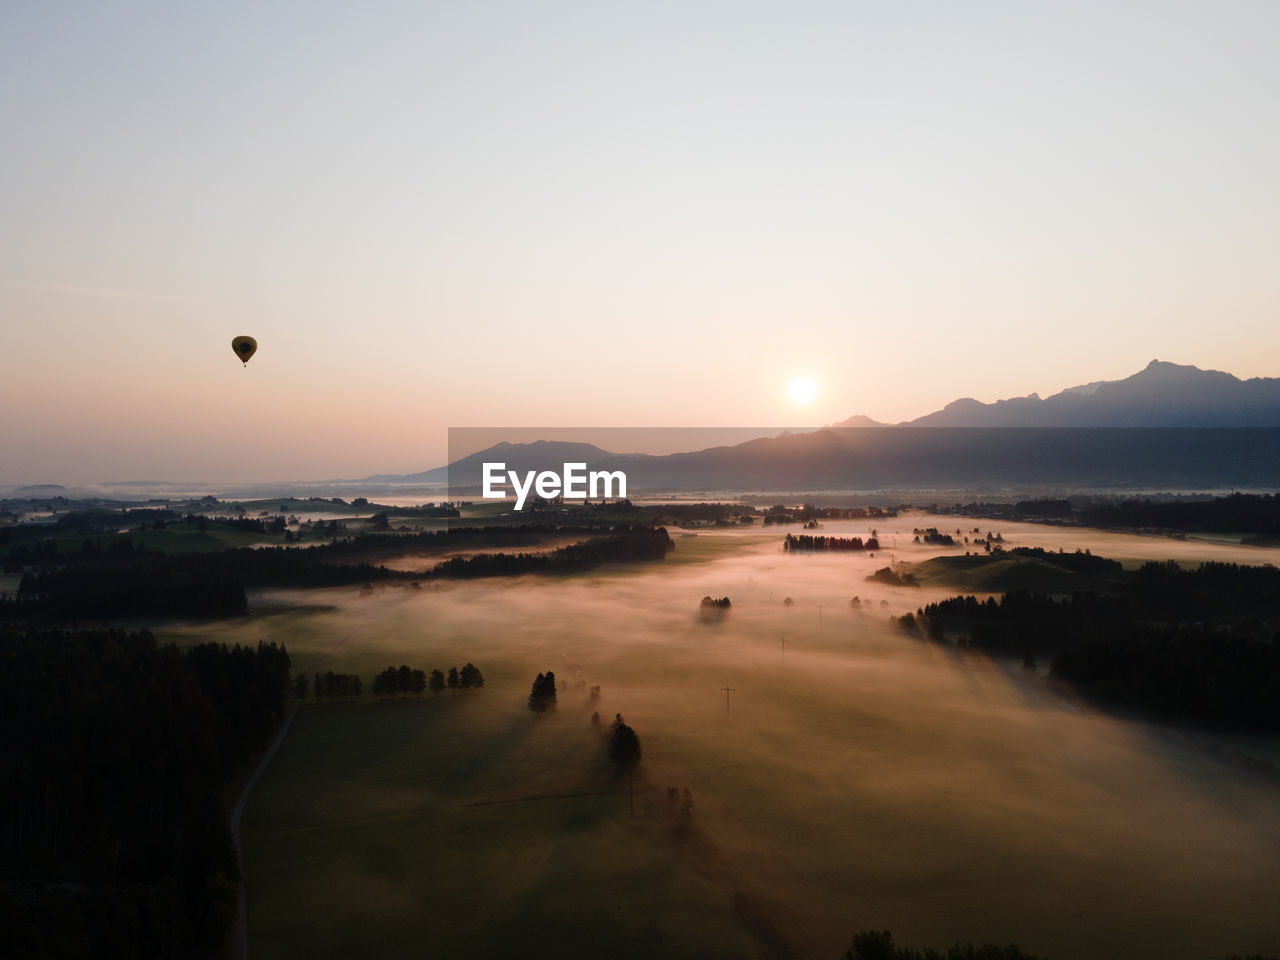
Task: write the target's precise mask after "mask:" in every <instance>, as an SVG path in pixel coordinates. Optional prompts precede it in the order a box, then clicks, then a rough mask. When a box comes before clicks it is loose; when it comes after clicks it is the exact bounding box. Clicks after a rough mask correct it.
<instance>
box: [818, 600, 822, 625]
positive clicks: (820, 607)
mask: <svg viewBox="0 0 1280 960" xmlns="http://www.w3.org/2000/svg"><path fill="white" fill-rule="evenodd" d="M818 622H819V623H821V622H822V604H818Z"/></svg>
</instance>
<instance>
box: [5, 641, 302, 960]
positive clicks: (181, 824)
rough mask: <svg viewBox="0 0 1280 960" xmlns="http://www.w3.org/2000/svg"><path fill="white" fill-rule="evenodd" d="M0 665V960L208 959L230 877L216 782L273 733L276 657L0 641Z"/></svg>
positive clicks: (272, 649)
mask: <svg viewBox="0 0 1280 960" xmlns="http://www.w3.org/2000/svg"><path fill="white" fill-rule="evenodd" d="M0 662H3V669H0V757H3V762H2V763H0V851H3V857H0V863H3V867H0V876H2V877H3V883H4V886H5V887H6V888H7V895H6V896H5V897H3V898H0V942H3V943H4V944H5V950H6V952H7V953H8V954H9V955H11V956H23V955H30V956H55V957H56V956H71V955H76V956H80V955H88V954H89V953H90V952H93V953H97V954H99V955H110V956H118V957H152V956H160V955H170V954H172V953H174V952H176V953H177V954H178V955H185V956H192V955H200V954H204V953H206V952H208V951H211V950H212V949H213V948H214V947H216V946H217V945H218V944H219V943H220V942H221V941H222V939H223V938H224V936H225V934H226V932H227V931H228V929H229V928H230V925H231V922H232V920H233V919H234V917H235V913H236V908H237V900H238V890H237V884H238V883H239V880H240V876H239V869H238V864H237V857H236V851H235V847H234V844H233V843H232V839H231V834H230V830H229V827H228V824H227V816H226V811H225V809H224V808H223V806H222V803H221V800H220V797H221V793H222V786H223V784H224V783H225V782H226V781H227V780H228V779H230V778H231V777H232V776H234V775H235V774H236V773H237V771H239V770H240V769H241V768H242V767H243V765H244V764H245V763H246V762H247V761H248V760H249V758H250V757H251V756H252V755H253V754H255V753H257V752H259V751H260V750H262V749H263V748H264V747H265V746H266V745H267V743H268V742H269V741H270V739H271V737H272V735H273V733H274V731H275V730H276V728H277V727H278V724H279V722H280V719H281V717H282V715H283V711H284V704H285V696H286V690H287V685H288V678H289V655H288V653H287V651H286V650H285V649H284V648H283V647H277V646H276V645H274V644H267V645H262V644H260V645H258V646H257V647H248V646H235V647H231V648H228V647H226V646H225V645H222V644H214V643H206V644H200V645H198V646H195V647H192V648H190V649H188V650H179V649H178V648H177V647H175V646H173V645H171V644H168V645H164V646H161V645H158V644H157V643H156V641H155V638H154V637H153V636H152V635H151V634H150V633H149V632H147V631H145V630H144V631H140V632H125V631H120V630H92V631H74V632H59V631H38V632H37V631H32V632H14V631H8V632H0ZM90 945H92V946H90Z"/></svg>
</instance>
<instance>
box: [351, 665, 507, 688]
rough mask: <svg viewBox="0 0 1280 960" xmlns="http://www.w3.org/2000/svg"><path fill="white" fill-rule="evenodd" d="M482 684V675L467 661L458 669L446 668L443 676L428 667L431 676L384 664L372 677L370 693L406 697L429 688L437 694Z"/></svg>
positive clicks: (401, 666) (420, 671)
mask: <svg viewBox="0 0 1280 960" xmlns="http://www.w3.org/2000/svg"><path fill="white" fill-rule="evenodd" d="M483 686H484V674H483V673H481V672H480V668H479V667H477V666H476V665H475V664H474V663H471V662H470V661H468V662H467V665H466V666H464V667H463V668H462V669H461V670H459V669H458V668H457V667H450V668H449V674H448V676H447V677H446V676H445V674H444V673H443V672H441V671H440V670H432V671H431V676H430V677H428V676H427V674H426V673H425V672H424V671H422V670H412V669H410V668H409V667H408V666H407V665H405V664H401V665H400V666H399V667H387V669H385V670H383V671H382V672H381V673H380V674H378V675H377V676H376V677H374V678H373V692H374V694H375V695H376V696H379V697H394V696H396V695H397V694H399V695H400V696H408V695H409V694H413V695H414V696H417V697H420V696H422V694H423V693H424V692H425V691H427V690H430V691H431V692H432V693H434V694H439V693H440V692H441V691H442V690H444V689H445V687H448V688H449V689H450V690H454V691H456V690H459V689H462V690H478V689H480V688H481V687H483Z"/></svg>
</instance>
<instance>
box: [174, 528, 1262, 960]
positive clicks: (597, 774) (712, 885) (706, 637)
mask: <svg viewBox="0 0 1280 960" xmlns="http://www.w3.org/2000/svg"><path fill="white" fill-rule="evenodd" d="M906 523H907V524H908V527H909V524H910V521H909V520H908V521H906ZM829 526H832V527H837V528H838V529H836V530H833V531H829V532H832V533H840V534H843V535H850V534H853V535H856V534H859V533H861V532H862V531H860V530H859V529H858V528H857V527H856V526H854V525H852V524H850V525H849V526H848V528H847V529H843V528H839V525H837V524H831V525H829ZM1005 535H1006V538H1008V539H1009V540H1010V542H1011V543H1014V544H1017V543H1022V544H1027V545H1031V544H1032V543H1033V541H1031V540H1029V539H1026V538H1028V537H1030V536H1032V535H1035V536H1041V534H1040V533H1039V532H1037V531H1033V530H1031V529H1029V528H1027V529H1026V530H1025V534H1024V530H1023V528H1006V530H1005ZM898 539H899V540H900V541H903V542H906V538H905V537H903V536H902V534H901V533H899V536H898ZM780 540H781V535H780V534H778V535H771V536H767V537H765V536H762V535H761V531H760V530H759V529H758V528H757V529H756V530H754V531H753V530H751V529H750V528H748V529H746V530H742V531H727V532H718V531H717V532H706V533H699V536H698V537H696V538H680V537H677V538H676V543H677V546H676V550H675V552H674V553H673V554H672V556H671V558H670V559H669V560H668V561H667V562H664V563H661V564H656V565H650V566H645V567H640V568H633V569H629V570H626V571H618V570H613V571H600V572H598V573H595V574H592V575H589V576H582V577H566V578H554V579H553V578H546V579H538V578H521V579H495V580H491V581H474V582H467V583H450V584H445V585H441V586H439V587H435V588H429V589H424V590H420V591H413V590H410V589H407V588H403V587H398V586H388V587H384V588H379V589H377V590H375V591H373V592H372V593H363V594H362V593H361V592H360V591H359V590H357V589H341V590H338V589H335V590H324V591H309V592H284V591H276V592H270V593H264V594H259V595H255V596H253V597H252V598H251V608H252V609H253V611H254V615H253V616H251V617H249V618H246V619H243V620H241V621H237V622H234V623H225V624H219V625H213V626H209V625H201V626H196V625H191V626H189V627H179V628H173V629H172V630H170V631H169V632H168V633H167V636H169V637H171V638H174V639H179V640H182V639H183V638H192V637H196V636H199V637H210V638H212V639H222V640H226V641H228V642H256V641H257V640H260V639H275V640H280V641H285V642H287V643H288V645H289V649H290V652H291V654H292V656H293V660H294V663H295V666H296V667H297V668H298V669H301V670H307V671H312V670H316V669H319V670H330V669H331V670H335V671H347V672H356V673H359V674H360V675H361V676H362V677H363V678H364V681H365V686H366V689H367V688H368V686H369V684H370V682H371V680H372V677H373V675H374V674H375V673H376V672H378V671H379V670H381V669H383V668H384V667H386V666H388V665H396V666H398V665H399V664H401V663H407V664H409V665H410V666H413V667H420V668H423V669H425V670H431V669H433V668H437V667H438V668H440V669H443V670H447V668H448V667H449V666H453V665H456V666H462V664H464V663H465V662H466V661H468V660H471V661H473V662H475V663H476V664H477V665H478V666H480V668H481V669H482V670H483V671H484V673H485V676H486V678H487V683H486V685H485V687H484V689H482V690H480V691H478V692H475V693H470V694H466V693H460V694H458V695H456V696H453V695H450V694H449V693H447V692H446V693H444V694H442V695H441V696H439V697H438V698H433V697H431V696H430V695H429V694H428V695H426V696H424V697H423V699H422V700H420V701H419V700H416V699H413V698H409V699H407V700H395V701H386V702H380V701H377V700H375V699H373V698H372V697H369V696H368V695H366V697H365V698H364V699H363V701H361V702H358V703H349V704H342V703H334V704H318V703H313V702H307V703H305V704H303V705H302V706H301V708H300V709H299V712H298V715H297V718H296V720H295V722H294V725H293V727H292V728H291V730H290V732H289V734H288V736H287V737H286V739H285V741H284V743H283V745H282V747H281V749H280V751H279V752H278V753H277V755H276V757H275V759H274V761H273V762H272V764H271V765H270V766H269V767H268V769H267V770H266V773H265V774H264V776H263V777H262V779H261V780H260V781H259V783H258V785H257V787H256V788H255V790H254V793H253V794H252V796H251V798H250V801H249V804H248V807H247V810H246V814H245V821H244V836H243V839H244V855H245V860H246V892H247V897H248V925H249V931H250V940H251V946H252V950H253V953H254V955H255V956H256V957H279V956H298V955H304V956H315V957H348V956H351V955H352V954H353V953H356V952H358V951H368V952H369V953H370V954H371V955H376V956H379V957H384V956H386V957H419V956H441V957H491V956H504V955H508V954H518V955H531V956H573V957H597V956H723V957H786V956H790V957H813V958H824V957H830V958H833V960H834V958H835V957H838V956H840V954H841V953H842V952H843V951H844V950H845V949H846V948H847V946H848V939H849V936H850V935H851V933H852V932H853V931H854V930H857V929H864V928H869V927H876V928H889V929H892V930H893V931H894V932H895V935H896V937H897V939H898V940H899V941H900V942H904V943H913V944H919V945H930V946H935V947H941V946H945V945H946V944H948V943H950V942H951V941H952V940H953V939H955V938H957V937H959V938H962V939H973V940H975V941H982V940H994V941H1000V942H1005V941H1008V940H1013V941H1016V942H1018V943H1019V944H1021V945H1022V946H1023V947H1024V948H1026V949H1028V950H1033V951H1035V952H1037V953H1040V954H1042V955H1045V956H1048V957H1051V958H1053V960H1073V958H1076V960H1085V958H1092V957H1098V956H1125V957H1133V958H1137V960H1143V958H1151V960H1155V958H1161V960H1164V958H1167V957H1186V958H1188V960H1190V958H1201V957H1221V956H1224V955H1226V954H1227V953H1230V952H1241V953H1243V952H1247V951H1256V950H1263V949H1273V947H1272V946H1271V945H1273V944H1274V943H1276V942H1277V940H1280V917H1277V916H1276V915H1275V911H1274V909H1273V907H1274V904H1273V903H1272V898H1271V896H1270V891H1273V890H1274V889H1277V888H1278V887H1280V809H1278V806H1277V804H1276V803H1275V797H1276V793H1275V789H1276V788H1275V787H1274V785H1272V784H1270V783H1269V782H1266V781H1264V780H1261V779H1255V778H1253V777H1252V776H1251V775H1250V774H1248V773H1246V772H1243V771H1242V770H1241V769H1239V768H1238V767H1237V766H1233V765H1231V764H1228V763H1223V762H1219V761H1217V760H1215V759H1213V758H1212V757H1211V756H1209V755H1208V754H1207V753H1206V751H1205V749H1204V744H1203V743H1202V742H1201V739H1200V738H1197V737H1195V736H1188V735H1178V734H1173V733H1171V732H1169V731H1160V730H1157V729H1154V728H1148V727H1145V726H1143V725H1140V724H1133V723H1128V722H1124V721H1120V720H1116V719H1113V718H1110V717H1107V716H1104V715H1100V714H1097V713H1093V712H1091V711H1089V710H1087V709H1084V708H1082V707H1081V705H1079V704H1077V703H1074V702H1072V701H1071V700H1069V699H1065V698H1064V697H1063V695H1062V694H1061V693H1060V692H1058V691H1056V690H1054V689H1053V688H1052V687H1051V686H1049V685H1048V684H1047V683H1045V682H1044V681H1043V680H1041V679H1040V678H1038V677H1036V676H1034V675H1028V674H1027V673H1026V672H1025V671H1022V670H1020V669H1016V668H1013V667H1006V666H1003V665H1001V664H999V663H997V662H993V661H991V660H988V659H986V658H983V657H981V656H977V655H972V656H970V655H961V654H957V653H952V652H948V651H945V650H943V649H941V648H938V647H936V646H934V645H930V644H925V643H921V642H917V641H910V640H906V639H904V638H903V637H901V636H900V635H899V634H897V633H896V632H894V631H891V630H889V629H887V626H886V625H887V620H888V617H889V616H890V615H897V614H900V613H903V612H906V611H907V610H912V609H914V608H915V607H916V606H917V605H919V604H921V603H927V602H930V601H931V600H933V599H938V598H940V597H942V596H945V595H946V591H945V590H941V589H937V588H932V587H929V586H925V587H921V588H918V589H902V588H886V587H880V586H878V585H875V584H869V583H867V582H866V581H865V579H864V578H865V576H866V575H867V574H868V573H870V572H871V571H872V570H873V569H875V567H876V566H877V565H883V563H884V562H886V560H885V559H884V558H876V559H871V558H867V557H862V556H856V557H849V556H831V555H827V556H813V555H809V556H792V555H784V554H783V553H782V552H781V550H780V549H779V546H780ZM1148 544H1149V545H1150V546H1151V547H1152V548H1153V549H1158V548H1160V547H1161V546H1162V544H1161V542H1159V541H1146V542H1143V541H1139V540H1138V538H1130V539H1128V540H1126V539H1123V538H1119V537H1117V538H1115V539H1111V540H1108V541H1106V542H1104V543H1100V544H1095V546H1094V549H1095V552H1098V553H1101V554H1103V555H1108V554H1107V549H1106V547H1107V546H1108V545H1110V546H1114V547H1115V550H1114V551H1113V552H1115V553H1118V554H1119V555H1121V556H1128V555H1129V554H1134V553H1140V552H1141V551H1142V550H1143V549H1146V548H1147V545H1148ZM1043 545H1044V546H1046V547H1049V546H1053V547H1054V548H1055V549H1056V545H1055V544H1048V543H1044V544H1043ZM929 552H931V551H930V548H912V547H906V548H904V549H900V550H897V551H896V553H897V559H899V560H901V561H904V562H912V561H923V560H925V559H927V558H928V555H929ZM708 594H710V595H713V596H724V595H728V596H731V597H732V599H733V607H732V610H731V612H730V615H729V617H728V618H727V619H726V620H725V621H724V622H723V623H721V624H719V625H714V626H709V625H704V624H702V623H701V622H700V620H699V618H698V616H697V604H698V600H699V599H700V598H701V597H702V596H704V595H708ZM854 594H858V595H860V596H861V597H862V600H863V604H862V609H863V610H868V609H869V610H871V611H873V612H872V613H869V614H865V615H863V614H859V613H855V612H853V611H852V610H851V608H850V607H849V603H848V601H849V598H850V597H851V596H852V595H854ZM784 597H792V598H793V599H794V601H795V602H794V605H793V606H784V604H783V599H784ZM882 601H883V603H884V604H885V606H881V602H882ZM302 604H309V605H310V606H309V607H305V608H304V607H300V606H294V605H302ZM819 605H821V607H822V609H821V610H820V609H819ZM783 637H785V638H786V643H785V645H784V644H782V643H781V642H780V638H783ZM547 669H552V670H554V671H555V672H556V674H557V677H558V678H559V680H560V691H561V693H560V707H559V709H558V710H557V711H556V712H555V713H554V714H551V715H549V716H546V717H543V718H540V719H539V718H537V717H535V716H534V715H533V714H532V713H530V712H529V711H528V709H527V708H526V706H525V700H526V698H527V696H528V691H529V685H530V683H531V681H532V678H533V675H534V674H535V673H536V672H539V671H545V670H547ZM579 681H580V682H581V685H579ZM594 684H600V685H601V686H602V688H603V689H602V695H601V700H600V703H599V710H600V713H601V714H602V715H604V716H605V717H611V716H612V715H613V713H614V712H621V713H623V714H624V716H625V717H626V720H627V722H628V723H629V724H630V725H631V726H632V727H634V729H635V730H636V732H637V733H638V734H639V736H640V740H641V743H642V746H643V748H644V759H643V762H642V764H641V768H640V776H639V779H638V781H637V783H636V794H635V798H636V799H635V813H634V815H633V814H632V813H630V812H629V810H628V803H627V796H626V793H625V788H626V786H627V784H626V783H625V782H623V781H620V780H618V779H617V778H615V777H614V775H613V774H612V772H611V771H610V769H609V766H608V763H607V760H606V757H605V747H604V743H603V741H602V740H601V739H600V736H599V734H598V733H597V732H596V731H595V730H594V729H593V728H592V726H591V724H590V722H589V716H590V708H589V707H588V706H587V703H586V688H587V687H588V686H589V685H594ZM726 686H728V687H732V688H734V689H733V693H732V698H733V699H732V712H729V711H727V710H726V700H725V694H724V693H723V692H722V691H721V688H722V687H726ZM1247 747H1248V749H1249V750H1251V751H1254V752H1265V751H1274V750H1275V747H1276V745H1275V744H1274V743H1272V742H1271V741H1269V740H1268V741H1266V742H1264V743H1258V742H1253V743H1251V744H1248V745H1247ZM669 786H676V787H679V788H682V789H685V788H687V789H689V790H690V791H691V793H692V795H693V797H694V801H695V805H694V811H693V816H692V820H691V823H692V826H691V828H690V829H689V830H688V831H687V832H685V833H681V832H680V831H679V830H676V829H673V820H672V816H671V813H670V807H668V805H667V801H666V796H665V792H666V789H667V788H668V787H669Z"/></svg>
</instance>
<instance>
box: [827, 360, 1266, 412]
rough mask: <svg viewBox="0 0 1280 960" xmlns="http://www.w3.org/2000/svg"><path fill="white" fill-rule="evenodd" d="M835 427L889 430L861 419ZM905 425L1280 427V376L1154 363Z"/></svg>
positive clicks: (957, 404) (964, 403)
mask: <svg viewBox="0 0 1280 960" xmlns="http://www.w3.org/2000/svg"><path fill="white" fill-rule="evenodd" d="M831 426H832V427H844V428H866V427H886V426H890V424H886V423H877V422H876V421H875V420H872V419H871V418H870V417H865V416H861V415H859V416H854V417H850V418H849V419H847V420H842V421H840V422H839V423H833V424H831ZM897 426H902V427H1277V426H1280V377H1254V378H1252V379H1249V380H1241V379H1240V378H1239V377H1235V376H1232V375H1231V374H1229V373H1223V372H1221V371H1219V370H1201V369H1200V368H1199V367H1193V366H1189V365H1182V364H1177V363H1166V362H1164V361H1162V360H1152V361H1151V362H1150V363H1149V364H1147V366H1146V367H1145V368H1144V369H1142V370H1140V371H1138V372H1137V373H1135V374H1134V375H1133V376H1131V377H1126V378H1124V379H1123V380H1097V381H1094V382H1093V383H1086V384H1082V385H1080V386H1078V387H1068V388H1067V389H1066V390H1063V391H1061V392H1059V393H1055V394H1053V395H1052V396H1049V397H1044V398H1041V397H1040V395H1039V394H1037V393H1032V394H1030V395H1028V396H1025V397H1013V398H1011V399H1008V400H997V401H996V402H995V403H982V402H981V401H978V400H974V399H973V398H971V397H965V398H963V399H960V400H954V401H952V402H951V403H949V404H947V405H946V406H945V407H943V408H942V409H941V410H936V411H934V412H933V413H929V414H926V415H924V416H922V417H917V418H916V419H915V420H909V421H906V422H904V423H900V424H897Z"/></svg>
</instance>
